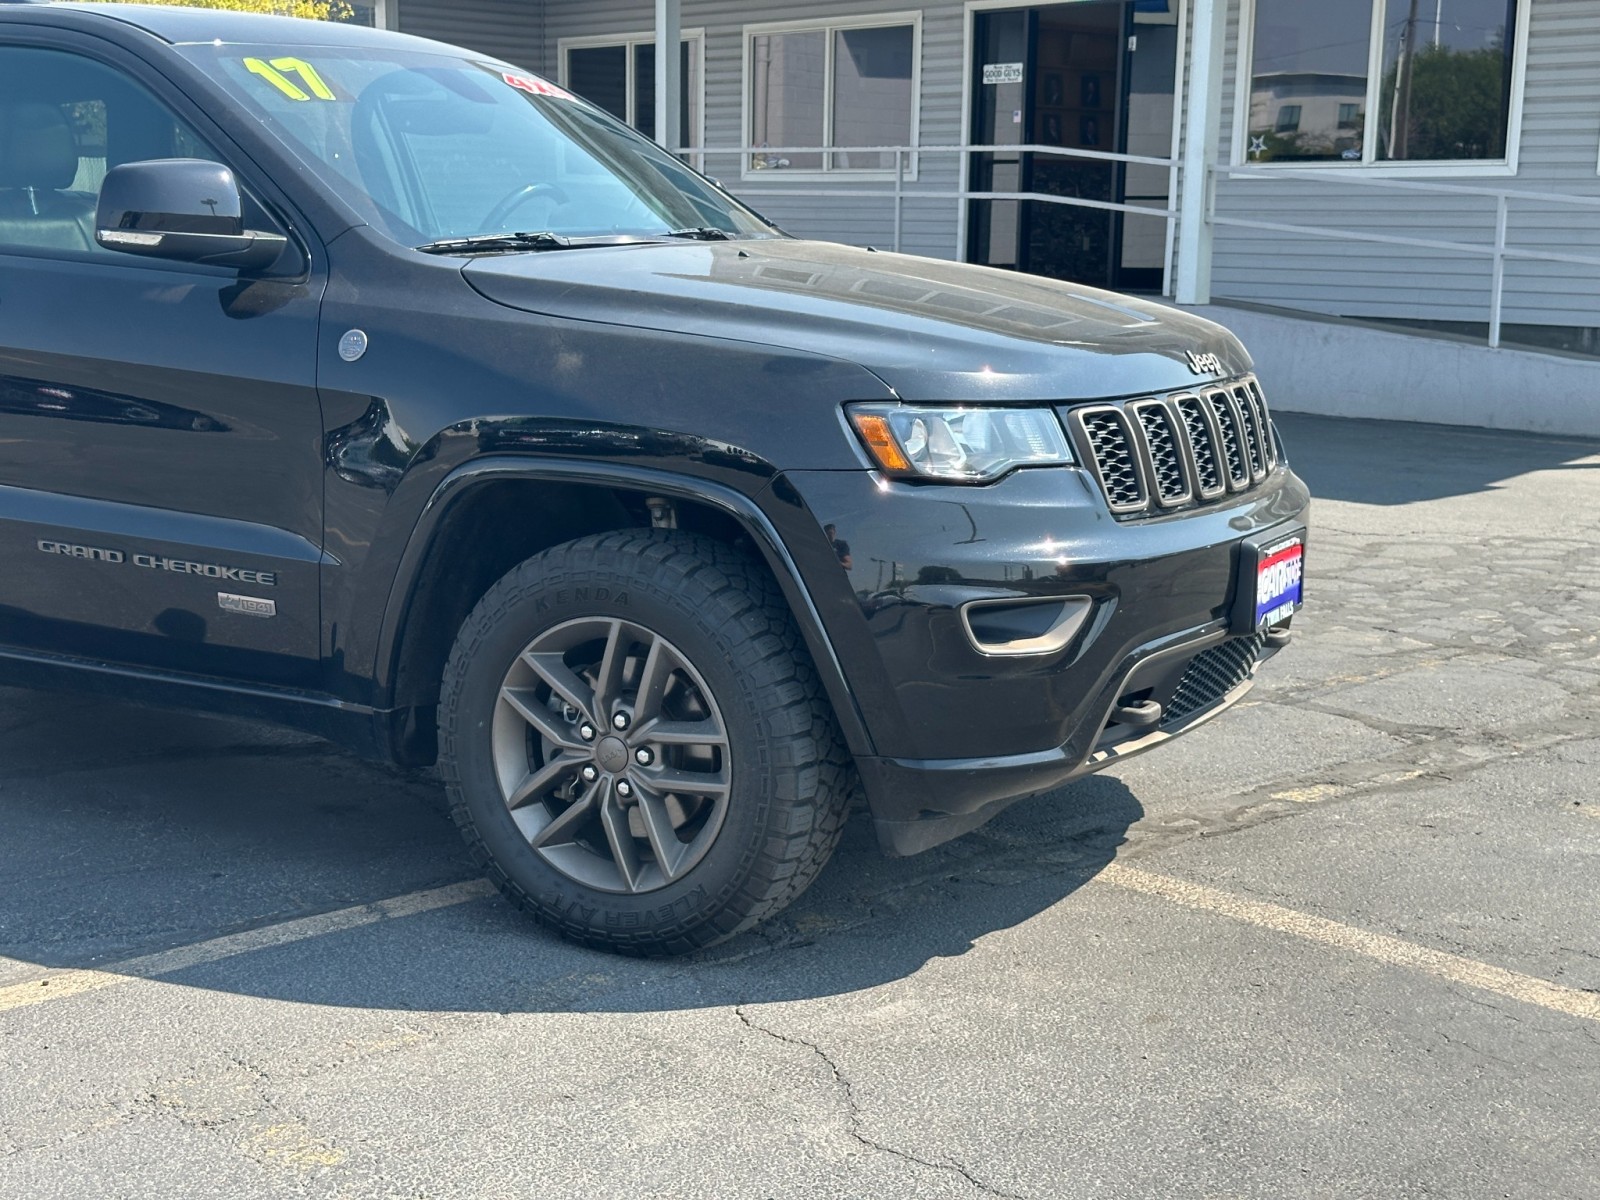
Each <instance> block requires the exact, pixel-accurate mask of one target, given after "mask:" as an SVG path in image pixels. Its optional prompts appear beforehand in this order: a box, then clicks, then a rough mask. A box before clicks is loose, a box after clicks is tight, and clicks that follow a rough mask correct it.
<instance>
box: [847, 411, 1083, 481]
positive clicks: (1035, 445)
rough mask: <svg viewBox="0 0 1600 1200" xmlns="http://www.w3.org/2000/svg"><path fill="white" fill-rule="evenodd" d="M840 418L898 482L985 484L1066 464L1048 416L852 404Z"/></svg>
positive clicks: (1062, 439)
mask: <svg viewBox="0 0 1600 1200" xmlns="http://www.w3.org/2000/svg"><path fill="white" fill-rule="evenodd" d="M846 411H847V412H848V413H849V416H850V423H851V424H852V425H854V426H855V430H856V432H857V433H859V434H860V435H861V440H862V441H863V442H864V443H865V444H866V447H867V453H868V454H870V455H871V456H872V458H873V461H875V462H876V463H877V464H878V465H879V466H880V467H882V468H883V469H884V470H885V471H887V472H889V473H890V474H892V475H898V476H901V477H903V478H905V477H920V478H923V479H943V480H948V481H954V482H959V483H988V482H990V481H991V480H994V479H999V478H1000V476H1002V475H1004V474H1005V473H1006V472H1007V471H1010V470H1011V469H1012V468H1014V467H1035V466H1046V465H1050V464H1061V463H1070V462H1071V461H1072V450H1071V448H1070V447H1069V446H1068V445H1067V435H1066V434H1065V433H1063V432H1062V430H1061V422H1060V421H1058V420H1057V419H1056V415H1055V413H1053V412H1052V411H1050V410H1049V409H1048V408H963V407H959V406H956V405H949V406H940V407H922V406H918V405H911V404H852V405H850V406H849V407H848V408H847V409H846Z"/></svg>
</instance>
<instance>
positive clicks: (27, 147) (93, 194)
mask: <svg viewBox="0 0 1600 1200" xmlns="http://www.w3.org/2000/svg"><path fill="white" fill-rule="evenodd" d="M216 157H217V156H216V155H215V154H214V153H213V152H212V151H211V150H210V149H209V148H208V147H207V146H206V145H205V143H204V142H203V141H201V139H200V137H199V136H198V135H197V134H195V133H194V131H193V130H192V129H190V128H189V127H188V126H187V125H186V124H185V123H184V122H183V121H181V120H180V119H179V118H178V117H177V116H176V115H174V114H173V113H172V112H171V110H169V109H168V108H167V107H166V105H164V104H162V103H161V101H159V100H157V99H156V98H155V97H154V96H152V95H151V94H150V93H149V92H148V91H146V90H145V89H144V88H143V87H142V86H140V85H139V84H137V83H135V82H134V81H133V80H131V79H129V78H128V77H127V76H125V75H123V74H122V73H121V72H119V71H117V70H115V69H113V68H111V67H107V66H104V65H102V64H101V63H97V62H95V61H93V60H92V59H87V58H82V57H80V56H79V55H76V54H69V53H65V52H63V51H59V50H40V49H34V48H31V47H20V46H0V254H4V253H23V254H29V253H34V254H37V253H44V254H50V255H58V254H59V255H66V256H71V257H77V256H80V255H82V256H93V257H96V258H98V257H100V256H102V255H104V256H106V257H107V258H117V259H120V258H121V256H119V255H112V254H111V253H110V252H108V251H105V250H101V249H100V248H99V247H98V246H97V245H96V244H95V240H94V215H95V206H96V204H97V202H98V200H99V193H100V184H101V181H103V180H104V179H105V177H106V172H107V171H109V170H110V169H111V168H112V167H115V166H120V165H121V164H123V163H130V162H140V161H143V160H145V159H151V158H208V159H215V158H216Z"/></svg>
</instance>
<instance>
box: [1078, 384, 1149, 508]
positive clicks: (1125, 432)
mask: <svg viewBox="0 0 1600 1200" xmlns="http://www.w3.org/2000/svg"><path fill="white" fill-rule="evenodd" d="M1073 416H1074V418H1075V419H1076V420H1077V423H1078V427H1079V429H1081V430H1082V431H1083V436H1084V440H1085V441H1086V442H1087V443H1088V446H1089V451H1090V454H1091V456H1092V463H1093V466H1094V472H1095V475H1096V476H1098V477H1099V480H1100V487H1101V489H1102V490H1103V491H1104V492H1105V497H1106V503H1107V504H1109V505H1110V506H1111V511H1112V512H1114V513H1129V512H1137V511H1139V510H1140V509H1142V508H1144V507H1145V506H1146V505H1148V504H1149V502H1150V493H1149V490H1148V489H1147V488H1146V486H1145V481H1144V471H1143V469H1142V468H1143V464H1142V463H1141V462H1140V461H1139V457H1140V456H1139V448H1138V444H1137V443H1136V442H1135V441H1134V437H1133V429H1132V427H1131V426H1130V425H1129V424H1128V418H1127V417H1126V416H1125V415H1124V414H1123V412H1122V410H1121V409H1120V408H1113V407H1106V408H1089V409H1078V410H1076V411H1075V412H1074V413H1073Z"/></svg>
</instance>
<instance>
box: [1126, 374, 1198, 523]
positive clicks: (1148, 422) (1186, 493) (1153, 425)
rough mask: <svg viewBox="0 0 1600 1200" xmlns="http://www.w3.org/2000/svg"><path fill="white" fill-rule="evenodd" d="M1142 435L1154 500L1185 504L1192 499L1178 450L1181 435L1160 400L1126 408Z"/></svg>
mask: <svg viewBox="0 0 1600 1200" xmlns="http://www.w3.org/2000/svg"><path fill="white" fill-rule="evenodd" d="M1128 409H1129V411H1131V412H1132V413H1133V415H1134V419H1135V420H1137V421H1138V422H1139V427H1140V429H1141V430H1142V431H1143V432H1144V442H1145V449H1146V450H1148V451H1149V454H1150V463H1149V465H1150V470H1151V473H1152V476H1153V479H1154V484H1155V486H1154V488H1153V489H1152V490H1153V491H1154V492H1155V495H1156V499H1157V500H1159V501H1160V502H1161V504H1162V505H1163V506H1165V507H1168V508H1171V507H1173V506H1174V505H1178V504H1187V503H1188V502H1189V501H1190V500H1192V499H1193V498H1194V492H1193V490H1192V489H1191V488H1190V487H1189V471H1188V464H1187V462H1186V460H1185V456H1184V453H1183V448H1182V439H1183V434H1182V432H1181V431H1180V428H1179V425H1178V423H1177V421H1176V420H1174V419H1173V416H1172V413H1171V412H1170V411H1169V410H1168V408H1167V406H1166V404H1164V403H1163V402H1162V401H1160V400H1139V401H1136V402H1135V403H1133V404H1130V405H1128Z"/></svg>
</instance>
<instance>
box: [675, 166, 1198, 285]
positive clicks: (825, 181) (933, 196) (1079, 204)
mask: <svg viewBox="0 0 1600 1200" xmlns="http://www.w3.org/2000/svg"><path fill="white" fill-rule="evenodd" d="M679 153H681V154H683V155H684V156H685V157H690V158H691V160H692V161H693V162H694V163H695V165H696V166H699V167H700V168H701V170H704V171H705V172H706V173H707V174H709V175H711V176H713V177H715V176H716V175H717V173H718V172H717V167H716V165H714V164H717V163H720V162H721V161H723V160H726V159H729V158H732V159H734V160H736V166H737V168H738V171H739V174H740V176H741V177H742V178H740V179H739V180H738V181H737V182H734V181H731V180H724V181H723V182H724V186H726V187H727V188H728V190H729V191H732V192H734V193H735V194H736V195H737V194H741V193H743V194H745V195H747V196H748V197H749V198H750V199H751V200H752V201H758V200H759V198H761V197H765V196H797V197H802V198H838V199H862V198H867V199H881V200H883V201H885V202H887V203H889V204H892V206H893V208H892V210H891V211H892V216H893V221H894V245H893V248H894V249H895V250H896V251H898V250H900V249H901V245H902V239H903V236H904V230H905V208H906V205H907V203H908V202H910V201H914V200H915V201H922V200H955V201H959V202H961V203H963V204H964V203H965V202H966V201H968V200H1031V201H1035V202H1037V203H1040V204H1062V205H1067V206H1070V207H1074V208H1093V209H1100V210H1102V211H1105V212H1122V213H1136V214H1139V215H1140V216H1147V217H1161V218H1164V219H1165V220H1166V221H1167V223H1168V226H1167V227H1168V230H1169V231H1170V230H1171V229H1172V228H1173V222H1175V221H1176V220H1177V218H1178V210H1177V209H1175V208H1172V207H1170V202H1169V205H1168V206H1166V207H1151V206H1148V205H1143V204H1123V203H1117V202H1115V201H1111V200H1093V199H1090V198H1088V197H1086V196H1057V195H1052V194H1051V193H1049V192H993V191H988V192H985V191H976V190H973V189H971V188H950V187H947V186H944V185H929V184H926V183H923V182H921V180H920V175H921V170H920V168H921V165H922V160H923V159H926V158H930V157H932V158H937V157H939V156H955V157H956V159H957V165H958V170H959V164H960V161H961V156H963V155H968V154H1002V155H1017V154H1032V155H1037V156H1043V157H1058V158H1074V159H1086V160H1088V161H1091V162H1108V163H1129V164H1134V165H1137V166H1148V167H1162V168H1165V169H1166V170H1167V171H1168V172H1169V183H1170V187H1169V190H1168V193H1167V194H1168V195H1169V196H1175V195H1177V186H1178V184H1177V172H1178V169H1179V168H1178V163H1177V161H1176V160H1174V159H1170V158H1150V157H1148V156H1146V155H1139V154H1114V153H1112V152H1110V151H1107V150H1076V149H1069V148H1067V147H1064V146H1040V145H1032V144H1026V145H1009V146H977V145H972V146H965V145H963V146H832V147H823V146H744V147H740V148H732V149H718V148H712V147H703V146H696V147H693V148H685V149H683V150H680V151H679ZM799 154H809V155H815V156H817V157H819V158H821V159H822V160H823V161H826V160H827V159H828V158H829V157H830V156H832V155H837V154H892V155H894V166H893V167H889V168H882V169H873V170H870V171H862V170H860V169H859V168H852V169H849V170H841V169H834V170H829V171H822V170H812V169H793V170H791V169H790V168H784V167H769V168H766V169H761V170H756V171H750V172H747V171H746V169H745V165H746V163H747V162H750V161H752V160H753V159H756V158H770V157H773V156H782V155H799ZM708 160H709V161H708ZM912 164H916V175H917V176H918V178H912V173H913V167H912ZM787 174H797V175H804V177H805V180H806V182H805V183H796V184H793V185H791V186H783V184H782V183H781V181H782V179H783V177H784V176H785V175H787ZM862 174H866V175H868V176H869V179H867V180H862V181H861V182H860V183H857V184H855V185H853V186H847V185H849V184H850V181H851V177H852V176H859V175H862ZM752 175H754V176H758V177H759V178H752ZM961 177H963V178H964V177H965V173H964V172H962V173H961ZM769 180H770V181H771V183H770V184H769ZM835 180H837V184H835V182H834V181H835ZM884 183H888V184H890V185H891V186H889V187H883V186H881V185H882V184H884ZM771 184H777V185H778V186H776V187H774V186H771ZM751 185H755V186H751ZM874 185H880V186H874ZM757 206H758V207H759V204H758V205H757ZM957 225H958V227H960V228H963V229H964V228H965V222H964V221H960V220H958V221H957ZM955 251H956V257H957V258H961V257H963V255H964V252H965V247H964V246H962V245H959V244H958V245H957V246H956V247H955Z"/></svg>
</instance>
